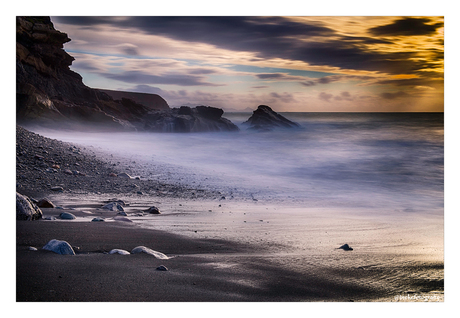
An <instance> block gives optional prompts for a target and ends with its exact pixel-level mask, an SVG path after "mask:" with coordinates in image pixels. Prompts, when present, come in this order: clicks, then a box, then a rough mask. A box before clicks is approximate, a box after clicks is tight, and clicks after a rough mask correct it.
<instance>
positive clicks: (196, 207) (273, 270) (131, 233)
mask: <svg viewBox="0 0 460 318" xmlns="http://www.w3.org/2000/svg"><path fill="white" fill-rule="evenodd" d="M20 137H21V138H19V139H18V140H19V141H21V140H22V143H20V144H19V148H17V160H18V161H17V170H16V174H17V184H16V185H17V191H18V192H20V193H23V194H26V195H29V196H31V195H32V196H34V198H35V199H41V198H43V197H45V196H46V197H49V198H50V199H51V200H52V201H53V202H54V203H55V204H57V205H58V206H60V207H62V209H46V208H44V209H42V210H43V212H44V215H45V216H59V214H60V213H61V212H63V211H67V212H71V213H73V214H75V215H76V216H77V220H68V221H67V220H59V219H58V220H54V221H49V220H39V221H30V222H29V221H17V222H16V301H18V302H36V301H40V302H55V301H75V302H105V301H116V302H144V301H147V302H159V301H161V302H301V301H317V302H324V301H326V302H329V301H333V302H349V301H382V302H389V301H410V302H412V301H435V302H438V301H443V300H444V262H443V239H442V237H439V235H437V234H436V233H442V227H443V218H442V217H439V216H436V215H434V216H427V217H426V218H417V222H414V220H413V219H412V217H411V215H410V214H407V213H406V214H397V213H396V214H395V215H394V216H386V217H385V218H382V219H379V218H377V219H373V218H371V219H369V218H365V217H362V216H361V215H360V214H359V212H357V213H356V214H353V213H351V214H349V215H345V216H340V214H338V213H335V212H334V211H316V210H314V209H311V208H308V207H303V208H302V209H300V210H299V207H294V208H292V207H286V206H284V205H283V206H275V207H274V206H272V205H267V206H266V205H264V202H260V201H255V200H253V199H252V198H251V197H248V198H243V199H239V200H238V198H235V199H234V200H233V198H231V197H229V196H227V198H226V199H225V200H221V199H222V198H221V194H220V192H219V191H217V190H213V189H205V190H200V189H199V188H193V187H190V186H187V185H174V184H168V183H167V182H166V181H162V182H158V181H156V180H148V179H143V178H142V179H141V180H135V179H134V180H133V179H123V178H120V177H115V178H113V177H110V176H109V174H110V173H120V172H124V171H126V170H125V169H126V168H127V167H126V163H123V162H121V161H122V160H118V159H117V158H113V159H112V160H113V161H107V160H108V158H107V157H106V155H105V156H104V157H102V158H103V160H100V158H101V157H98V156H97V154H95V153H88V152H86V151H85V150H84V149H80V148H78V147H74V146H70V145H69V144H68V143H60V142H54V141H51V140H50V139H43V138H42V137H41V136H39V135H36V134H33V135H28V133H27V132H26V131H23V130H20ZM30 138H33V141H34V142H33V143H28V141H30V140H31V139H30ZM17 147H18V145H17ZM18 149H19V150H18ZM37 154H38V155H39V156H41V157H42V158H41V159H40V158H38V159H37V157H36V155H37ZM56 154H57V155H56ZM18 158H19V159H18ZM104 160H105V161H104ZM52 165H60V166H61V167H60V168H57V169H55V170H56V171H54V170H51V171H50V170H49V169H51V167H52ZM75 167H77V168H75ZM130 168H131V170H130V172H132V173H133V175H136V172H137V171H136V170H137V169H141V168H142V167H136V165H135V164H134V163H132V165H131V167H130ZM53 169H54V168H53ZM64 169H71V170H73V169H79V170H80V171H81V172H83V173H84V174H85V175H79V174H66V173H63V170H64ZM56 184H57V185H59V184H61V185H63V187H64V191H63V192H62V193H55V192H53V191H51V190H50V187H51V186H53V185H56ZM134 185H136V187H134ZM139 190H141V191H142V192H143V194H142V195H140V194H138V191H139ZM113 197H116V198H119V199H123V200H125V201H126V202H127V203H128V204H129V206H127V207H126V211H127V213H128V218H130V219H131V220H133V222H132V223H127V222H120V221H114V220H113V217H115V216H116V213H115V212H107V211H103V210H101V209H100V207H101V206H102V205H103V204H104V202H105V201H107V200H109V199H110V198H113ZM151 205H158V206H159V207H160V210H161V211H162V214H160V215H158V216H154V215H145V214H144V215H138V214H139V213H141V212H142V210H144V209H145V208H147V207H149V206H151ZM277 209H282V210H283V213H279V212H278V210H277ZM96 216H102V217H104V218H106V222H91V219H92V218H93V217H96ZM296 218H298V219H296ZM297 220H299V222H297ZM51 239H59V240H65V241H67V242H69V244H71V245H72V246H74V247H76V251H77V255H75V256H67V255H58V254H54V253H53V252H49V251H45V250H42V249H41V248H42V247H43V246H44V245H45V244H46V243H47V242H48V241H50V240H51ZM344 243H350V245H351V246H352V247H354V250H353V251H343V250H340V249H337V248H338V247H339V246H340V245H342V244H344ZM141 245H142V246H146V247H148V248H151V249H153V250H156V251H159V252H161V253H164V254H166V255H168V256H170V257H171V258H170V259H168V260H159V259H156V258H154V257H153V256H151V255H146V254H136V255H110V254H107V253H108V252H109V251H110V250H112V249H125V250H128V251H131V250H132V249H133V248H134V247H136V246H141ZM30 246H33V247H36V248H37V249H38V250H37V251H31V250H29V247H30ZM160 265H164V266H166V267H167V268H168V269H169V270H168V271H158V270H157V267H158V266H160Z"/></svg>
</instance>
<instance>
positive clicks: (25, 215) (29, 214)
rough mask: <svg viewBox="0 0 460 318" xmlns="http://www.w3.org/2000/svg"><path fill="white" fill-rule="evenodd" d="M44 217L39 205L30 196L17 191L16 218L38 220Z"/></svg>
mask: <svg viewBox="0 0 460 318" xmlns="http://www.w3.org/2000/svg"><path fill="white" fill-rule="evenodd" d="M42 217H43V213H42V211H41V210H40V208H39V207H37V206H36V205H35V203H33V202H32V200H30V199H29V198H28V197H26V196H24V195H22V194H20V193H17V192H16V219H17V220H26V221H28V220H38V219H41V218H42Z"/></svg>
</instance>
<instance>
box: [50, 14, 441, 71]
mask: <svg viewBox="0 0 460 318" xmlns="http://www.w3.org/2000/svg"><path fill="white" fill-rule="evenodd" d="M55 19H57V21H59V22H61V23H67V24H73V25H79V26H82V27H93V28H95V27H98V26H112V27H118V28H120V29H123V30H128V29H130V30H132V32H136V33H142V34H150V35H155V36H163V37H167V38H170V39H174V40H180V41H186V42H195V43H206V44H209V45H212V46H214V47H215V48H224V49H226V50H231V51H235V52H252V54H253V55H252V58H253V59H258V58H260V59H285V60H294V61H302V62H304V63H308V64H309V65H312V66H328V67H336V68H341V69H352V70H365V71H377V72H383V73H390V74H400V73H411V72H414V71H416V70H419V69H423V68H425V67H426V62H425V61H423V60H420V59H419V58H420V56H419V52H416V51H409V49H408V51H405V52H404V51H392V50H387V49H386V50H377V49H375V48H373V49H371V48H372V47H375V45H377V44H383V43H385V44H386V45H387V46H390V45H392V42H390V41H388V40H385V39H378V38H376V37H375V36H382V35H430V34H432V33H433V32H435V30H436V29H437V28H439V27H441V26H442V23H435V24H429V23H430V21H431V20H430V19H428V18H409V17H408V18H403V19H400V20H396V21H394V22H393V23H391V24H386V25H381V26H377V27H374V28H371V29H369V33H370V34H372V35H374V37H365V36H345V35H342V34H343V32H342V33H339V32H337V31H335V30H333V29H332V28H328V27H325V26H324V25H322V24H320V23H314V22H312V21H310V22H306V21H303V22H302V23H301V22H298V21H294V20H292V19H288V18H283V17H260V16H258V17H244V16H224V17H215V16H205V17H194V16H180V17H172V16H160V17H147V16H138V17H116V18H115V17H96V16H90V17H56V18H55ZM417 58H418V59H417Z"/></svg>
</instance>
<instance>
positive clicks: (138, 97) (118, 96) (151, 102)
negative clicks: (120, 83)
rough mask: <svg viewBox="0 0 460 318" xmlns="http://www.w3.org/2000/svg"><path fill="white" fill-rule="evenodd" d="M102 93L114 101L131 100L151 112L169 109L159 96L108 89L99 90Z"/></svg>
mask: <svg viewBox="0 0 460 318" xmlns="http://www.w3.org/2000/svg"><path fill="white" fill-rule="evenodd" d="M98 90H99V91H101V92H104V93H106V94H107V95H109V96H110V97H112V98H113V99H114V100H123V99H130V100H132V101H134V102H136V103H138V104H142V105H144V106H146V107H147V108H148V109H150V110H167V109H169V105H168V103H167V102H166V101H165V100H164V99H163V97H161V96H160V95H157V94H146V93H137V92H124V91H113V90H108V89H98Z"/></svg>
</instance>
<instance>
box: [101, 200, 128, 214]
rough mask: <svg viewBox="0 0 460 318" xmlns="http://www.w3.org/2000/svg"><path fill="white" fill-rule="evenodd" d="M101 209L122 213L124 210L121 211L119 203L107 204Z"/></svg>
mask: <svg viewBox="0 0 460 318" xmlns="http://www.w3.org/2000/svg"><path fill="white" fill-rule="evenodd" d="M102 208H103V209H105V210H109V211H115V212H116V211H121V212H123V211H124V209H123V206H122V205H121V204H120V203H119V202H110V203H107V204H106V205H104V206H103V207H102Z"/></svg>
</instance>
